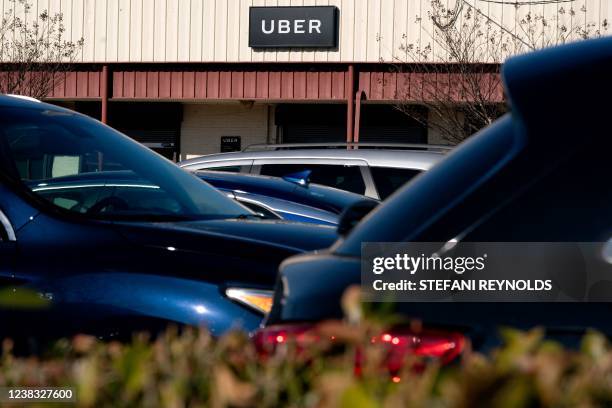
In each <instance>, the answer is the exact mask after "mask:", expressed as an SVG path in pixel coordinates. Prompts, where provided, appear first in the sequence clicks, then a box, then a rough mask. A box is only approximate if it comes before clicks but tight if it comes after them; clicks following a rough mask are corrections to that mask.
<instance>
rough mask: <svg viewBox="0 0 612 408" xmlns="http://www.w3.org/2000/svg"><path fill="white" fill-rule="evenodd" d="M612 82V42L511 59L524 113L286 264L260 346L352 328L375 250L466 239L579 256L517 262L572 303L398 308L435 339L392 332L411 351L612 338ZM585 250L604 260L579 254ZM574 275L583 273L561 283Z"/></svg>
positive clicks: (508, 78)
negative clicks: (346, 323)
mask: <svg viewBox="0 0 612 408" xmlns="http://www.w3.org/2000/svg"><path fill="white" fill-rule="evenodd" d="M610 72H612V39H610V38H607V39H600V40H593V41H584V42H581V43H577V44H572V45H566V46H563V47H559V48H552V49H548V50H543V51H539V52H537V53H533V54H528V55H524V56H520V57H515V58H513V59H511V60H510V61H508V62H507V63H506V64H505V66H504V70H503V80H504V83H505V88H506V93H507V95H508V96H509V99H510V105H511V107H512V109H511V112H510V113H507V114H506V115H505V116H504V117H502V118H500V119H499V120H498V121H497V122H496V123H494V124H493V125H492V126H490V127H488V128H486V129H484V130H482V131H481V132H479V133H478V134H476V135H474V136H473V137H471V138H470V139H469V140H467V141H465V142H464V143H463V144H462V145H460V146H459V147H458V148H457V149H455V150H454V151H453V153H451V154H450V155H449V156H448V157H446V158H445V159H444V160H443V161H441V162H440V163H439V164H437V165H436V166H435V167H433V168H432V169H431V170H429V171H428V172H427V173H424V174H422V175H420V176H419V177H417V178H416V179H414V180H413V181H412V182H410V183H409V184H408V185H407V186H405V187H403V188H402V189H400V190H399V191H398V192H396V193H395V194H394V195H393V196H391V197H390V198H389V199H388V200H387V201H385V202H384V203H383V204H381V205H380V206H379V207H378V208H377V209H375V210H374V211H373V212H372V213H371V214H369V215H368V217H367V218H365V219H364V220H363V221H362V222H360V223H359V224H357V225H356V226H355V227H354V229H353V230H352V231H351V232H350V233H349V234H347V235H346V236H345V237H343V239H341V240H339V241H338V242H337V244H335V245H334V246H333V247H331V248H330V249H329V250H328V251H323V252H319V253H316V254H306V255H298V256H295V257H292V258H289V259H287V260H286V261H285V262H283V264H282V265H281V268H280V275H281V276H280V278H279V280H278V286H277V288H276V291H277V292H276V295H275V301H274V305H273V309H272V311H271V312H270V314H269V315H268V318H267V322H266V323H267V327H266V328H265V329H264V331H263V332H260V334H259V336H260V338H261V339H266V341H269V342H271V343H273V342H274V341H275V340H274V339H276V338H282V339H283V340H285V339H286V338H287V337H288V336H294V337H296V335H297V334H302V333H304V332H305V331H307V330H313V329H314V325H315V323H316V322H319V321H323V320H328V319H340V318H342V317H343V310H342V306H341V302H340V299H341V298H342V294H343V293H344V292H345V290H346V289H347V288H348V287H350V286H351V285H359V284H360V282H361V279H362V276H361V272H362V263H361V252H362V243H363V242H406V243H408V242H413V243H414V242H438V243H440V242H441V243H448V244H451V245H450V247H452V246H453V245H455V244H456V243H457V242H458V241H459V242H465V243H470V242H476V243H478V242H494V243H495V242H497V243H504V242H505V243H527V244H528V243H534V242H535V243H565V244H568V245H567V246H566V247H567V248H569V250H568V251H567V252H563V253H561V252H558V251H556V252H554V253H549V252H546V251H544V252H542V253H539V252H538V253H535V252H532V253H528V252H527V253H525V252H523V253H520V252H519V253H514V252H511V254H513V255H514V256H515V257H516V258H515V259H516V260H517V261H519V260H520V261H522V260H525V259H530V260H531V262H537V265H541V266H542V269H543V271H545V272H547V273H551V274H553V275H550V276H553V277H554V279H553V286H552V289H553V290H554V292H551V293H550V294H549V293H546V294H543V293H538V292H536V294H538V295H542V296H544V295H547V296H548V295H554V296H558V297H556V298H555V299H558V300H559V299H560V301H558V302H556V303H552V302H541V303H538V302H493V303H482V302H462V301H461V300H454V301H440V302H416V301H415V302H406V303H401V302H398V303H395V304H394V310H395V313H397V314H399V315H403V316H404V317H407V318H408V317H409V318H416V319H419V320H420V321H421V322H422V326H420V327H424V329H423V330H420V329H418V328H411V327H410V325H404V326H402V325H398V327H395V328H392V330H391V332H388V334H387V335H388V336H389V337H388V338H389V339H392V338H393V339H394V338H395V337H393V336H394V335H396V336H397V341H396V343H397V344H398V346H397V350H399V351H400V352H401V353H408V354H420V355H424V356H427V357H437V358H442V359H444V360H446V361H449V360H452V359H453V358H455V357H457V356H458V355H459V354H460V353H461V352H462V351H463V347H464V345H466V344H468V342H466V340H469V344H471V347H472V348H473V349H476V350H487V349H490V348H491V347H494V346H496V345H498V344H499V341H500V339H499V337H498V328H499V327H500V326H501V327H503V326H510V327H516V328H521V329H529V328H533V327H534V326H539V327H543V328H544V329H546V330H547V335H548V336H549V337H550V338H553V339H555V340H557V341H560V342H562V343H564V344H566V345H568V346H577V345H578V344H579V341H580V338H581V336H582V335H583V334H584V333H585V331H586V330H589V329H590V328H594V329H597V330H599V331H602V332H604V333H605V334H607V335H612V319H610V313H611V312H612V302H611V301H612V297H611V295H610V294H611V293H612V283H611V280H610V278H609V276H612V211H611V208H612V186H611V185H610V184H608V181H607V176H608V175H610V174H611V173H612V160H611V159H610V152H611V151H612V137H611V136H610V122H609V117H610V113H609V111H610V104H609V103H607V102H605V101H603V100H602V99H601V98H600V96H601V95H610V94H612V76H611V75H610ZM347 214H348V215H350V214H349V213H347ZM343 221H344V220H343ZM579 243H589V245H590V248H593V250H592V251H588V252H584V253H580V252H578V251H577V250H576V248H577V247H578V244H579ZM517 263H519V262H517ZM587 264H588V265H589V266H590V267H591V268H594V269H600V270H602V271H605V272H607V274H608V278H607V279H603V280H599V281H596V282H594V283H593V282H591V283H589V282H587V278H586V276H585V274H583V273H582V272H581V271H584V270H585V269H584V268H585V265H587ZM561 265H563V267H564V268H567V267H568V266H569V267H570V268H572V270H573V271H575V273H574V275H571V274H569V276H567V275H568V274H564V275H562V276H557V275H554V273H555V272H556V271H557V270H558V269H559V267H560V266H561ZM485 272H486V271H484V272H483V273H485ZM424 273H427V272H424ZM474 276H476V275H474ZM481 276H484V277H486V278H488V279H492V278H495V276H491V275H490V274H489V275H487V274H485V275H481ZM521 295H522V294H521ZM484 296H486V295H483V297H484ZM458 299H460V296H458ZM445 300H448V298H445ZM295 322H300V325H296V324H295ZM280 335H282V337H278V336H280ZM303 337H304V336H303ZM305 338H308V336H305ZM396 343H394V344H396ZM406 344H408V345H412V346H410V347H406V346H405V345H406ZM419 344H425V345H427V347H424V348H421V347H419ZM402 347H403V348H402Z"/></svg>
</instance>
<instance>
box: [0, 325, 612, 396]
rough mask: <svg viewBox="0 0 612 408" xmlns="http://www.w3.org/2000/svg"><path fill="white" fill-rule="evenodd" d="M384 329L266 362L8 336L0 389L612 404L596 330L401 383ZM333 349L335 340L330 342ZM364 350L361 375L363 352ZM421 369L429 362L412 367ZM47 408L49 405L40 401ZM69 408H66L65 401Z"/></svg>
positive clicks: (166, 337)
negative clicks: (22, 345) (32, 344)
mask: <svg viewBox="0 0 612 408" xmlns="http://www.w3.org/2000/svg"><path fill="white" fill-rule="evenodd" d="M380 329H381V327H380V323H375V322H374V323H373V322H372V321H370V320H366V321H363V322H361V323H358V324H348V323H343V322H332V323H326V326H325V327H324V328H323V329H322V330H329V331H330V332H333V333H334V335H335V340H334V341H333V342H325V341H321V342H315V343H314V344H313V345H312V346H311V347H307V348H306V349H298V348H297V347H296V345H295V344H293V343H292V342H287V343H285V344H283V345H282V347H279V348H278V349H277V350H276V352H275V353H273V354H271V355H269V356H267V357H261V356H260V355H259V354H258V353H257V352H256V350H255V348H254V346H253V344H252V341H251V340H250V339H249V338H248V337H247V336H246V335H245V334H242V333H231V334H228V335H226V336H224V337H222V338H220V339H213V338H212V337H211V336H210V335H209V334H208V333H207V332H205V331H203V330H195V329H186V330H183V331H180V332H179V331H178V330H176V329H172V328H170V329H168V330H167V331H166V332H165V333H164V334H162V335H161V336H159V337H157V338H156V339H154V340H149V339H148V338H147V336H145V335H138V336H136V337H134V338H133V340H132V341H131V342H129V343H127V344H123V343H118V342H110V343H108V342H101V341H98V340H96V339H94V338H92V337H88V336H77V337H75V338H73V339H72V340H70V341H69V340H61V341H59V342H58V343H57V344H55V346H54V348H53V349H52V350H51V351H50V352H49V353H48V355H46V356H45V357H42V358H38V357H28V358H24V357H15V356H14V355H13V354H12V352H11V347H12V346H11V342H10V341H9V340H5V341H4V343H3V352H2V357H1V361H0V386H18V387H26V386H28V387H35V386H46V387H51V386H56V387H73V388H74V390H75V392H76V395H77V399H78V403H77V405H78V406H103V407H106V406H108V407H123V406H125V407H132V406H133V407H136V406H146V407H155V406H164V407H182V406H212V407H226V406H234V407H277V406H292V407H327V406H332V407H334V406H343V407H396V406H397V407H403V406H415V407H429V406H434V407H447V406H448V407H474V406H477V407H480V406H482V407H492V406H497V407H516V406H551V407H565V406H583V407H591V406H593V407H594V406H611V405H612V349H611V348H610V345H609V343H608V341H607V339H606V338H605V337H603V336H602V335H600V334H598V333H595V332H591V333H588V334H586V335H585V336H584V338H583V342H582V348H581V349H580V350H566V349H564V348H562V347H561V346H560V345H558V344H556V343H553V342H550V341H547V340H545V339H544V333H543V331H542V330H540V329H537V328H536V329H533V330H531V331H528V332H520V331H517V330H511V329H505V330H502V332H501V334H502V337H503V339H504V345H503V346H502V347H500V348H499V349H496V350H494V351H492V352H491V353H489V354H487V355H483V354H480V353H476V352H472V351H470V350H469V347H468V350H467V351H465V352H464V353H463V355H462V356H461V357H460V358H459V359H458V360H457V361H456V362H455V363H453V364H450V365H448V366H440V364H438V363H436V362H435V361H427V362H423V361H418V359H417V358H413V359H411V361H407V362H406V365H405V367H406V368H405V369H404V371H403V372H402V373H400V374H399V377H400V378H401V381H400V382H399V383H394V382H392V381H391V380H390V376H389V373H388V372H387V369H386V367H385V364H384V363H383V360H384V358H385V350H384V347H383V346H381V345H378V344H372V343H371V339H372V334H373V333H375V332H380ZM332 343H333V344H332ZM357 350H362V351H363V356H364V360H363V364H362V366H361V373H360V375H355V353H356V351H357ZM416 363H425V364H424V366H423V368H422V369H419V370H415V369H414V367H415V364H416ZM39 406H45V407H48V406H50V405H49V404H48V403H42V404H40V405H39ZM64 406H65V405H64Z"/></svg>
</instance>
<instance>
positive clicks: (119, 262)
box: [0, 96, 337, 339]
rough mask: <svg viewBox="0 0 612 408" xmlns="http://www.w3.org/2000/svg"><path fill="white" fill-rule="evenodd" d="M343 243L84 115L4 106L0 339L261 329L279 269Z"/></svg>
mask: <svg viewBox="0 0 612 408" xmlns="http://www.w3.org/2000/svg"><path fill="white" fill-rule="evenodd" d="M336 237H337V235H336V231H335V229H334V228H331V227H326V226H321V225H314V224H302V223H291V222H285V221H279V220H275V221H266V220H262V219H261V218H260V217H258V216H257V215H256V214H254V213H253V212H252V211H250V210H249V209H247V208H246V207H244V206H242V205H240V204H239V203H237V202H235V201H234V200H232V199H230V198H228V197H226V196H225V195H224V194H222V193H220V192H219V191H218V190H216V189H215V188H213V187H211V186H210V185H208V184H206V183H205V182H203V181H202V180H200V179H199V178H197V177H195V176H194V175H192V174H189V173H187V172H185V171H183V170H181V169H180V168H179V167H177V166H176V165H175V164H174V163H171V162H170V161H168V160H166V159H164V158H162V157H161V156H159V155H157V154H156V153H154V152H152V151H151V150H149V149H147V148H146V147H144V146H142V145H140V144H138V143H137V142H135V141H133V140H131V139H130V138H128V137H126V136H124V135H121V134H120V133H118V132H116V131H114V130H113V129H111V128H109V127H107V126H105V125H102V124H101V123H99V122H97V121H95V120H93V119H91V118H88V117H86V116H84V115H80V114H77V113H75V112H72V111H69V110H66V109H63V108H59V107H56V106H52V105H48V104H44V103H38V102H32V101H26V100H22V99H18V98H14V97H8V96H0V321H1V322H2V324H1V325H0V336H2V337H4V336H11V337H13V338H16V337H17V338H19V337H21V336H23V337H33V338H38V339H41V338H44V337H45V336H49V337H53V336H55V335H69V334H72V333H75V332H84V333H91V334H95V335H98V336H102V337H107V336H110V335H113V336H116V335H117V334H118V333H119V334H126V335H127V334H129V333H131V332H132V331H134V330H143V329H147V330H154V329H157V328H158V327H159V328H161V327H163V326H165V325H166V324H167V323H168V322H171V323H176V324H185V325H194V326H206V327H208V328H209V329H210V330H212V332H213V333H215V334H220V333H223V332H224V331H226V330H228V329H230V328H233V327H236V328H237V327H243V328H245V329H253V328H255V327H257V326H258V324H259V322H260V321H261V319H262V317H263V315H264V313H265V311H266V310H267V308H268V307H269V304H270V294H271V289H272V287H273V284H274V279H275V276H276V272H277V268H278V264H279V263H280V262H281V261H282V260H283V259H285V258H286V257H288V256H290V255H294V254H297V253H301V252H304V251H311V250H315V249H317V248H325V247H328V246H329V245H330V244H331V243H332V242H333V241H334V240H335V239H336ZM24 299H29V300H31V301H32V302H29V301H24ZM30 303H33V304H32V305H30ZM29 306H32V307H29ZM25 321H28V322H30V324H25V323H24V322H25Z"/></svg>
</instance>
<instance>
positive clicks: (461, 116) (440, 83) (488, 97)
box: [394, 0, 608, 144]
mask: <svg viewBox="0 0 612 408" xmlns="http://www.w3.org/2000/svg"><path fill="white" fill-rule="evenodd" d="M480 1H485V0H480ZM487 1H489V2H493V3H500V4H504V5H508V6H509V7H512V8H513V10H514V11H515V13H516V28H515V29H514V30H510V29H508V28H507V27H505V26H504V25H503V24H501V23H499V22H497V21H494V20H493V19H491V17H490V16H488V15H487V14H486V13H483V12H482V11H480V10H479V9H478V8H477V7H475V6H474V5H472V4H470V3H469V2H467V1H466V0H455V1H454V3H453V4H454V5H452V6H448V2H447V1H446V0H430V3H431V9H430V12H429V14H428V18H430V19H431V20H432V22H433V26H434V32H433V33H427V34H428V35H429V41H427V42H426V45H424V46H423V47H421V46H419V44H417V43H410V42H408V41H407V39H408V36H407V35H404V36H403V38H404V39H405V40H406V41H405V43H404V44H402V46H401V47H400V50H399V51H400V52H399V53H398V54H399V55H402V56H404V58H399V57H394V60H395V61H396V62H397V64H396V67H395V69H396V70H397V71H398V73H405V74H407V75H415V74H418V76H419V80H420V82H421V84H420V85H419V86H420V87H422V96H421V97H420V98H418V97H415V96H414V92H413V90H406V89H398V94H397V95H396V98H397V99H398V100H399V103H398V104H397V105H396V106H397V108H398V109H399V110H401V111H402V112H404V113H405V114H407V115H408V116H410V117H412V118H413V119H414V120H416V121H418V122H419V123H422V124H423V125H425V126H427V127H428V128H429V129H431V130H432V131H434V132H435V133H437V134H438V135H439V137H441V138H442V139H443V140H445V141H446V142H448V143H450V144H456V143H459V142H461V141H462V140H464V139H465V138H467V137H469V136H470V135H472V134H473V133H475V132H477V131H478V130H480V129H481V128H483V127H485V126H487V125H489V124H491V123H492V122H493V121H494V120H495V119H497V118H498V117H499V116H500V115H501V114H502V113H503V112H504V110H505V96H504V94H503V86H502V83H501V77H500V67H501V64H502V63H503V62H504V61H505V60H506V59H507V58H508V57H509V56H511V55H515V54H520V53H524V52H528V51H531V50H534V49H537V48H542V47H549V46H552V45H556V44H562V43H566V42H568V41H573V40H578V39H586V38H591V37H598V36H601V35H602V32H605V31H607V29H608V22H607V20H602V21H601V22H586V23H585V21H586V18H584V17H585V16H586V8H585V7H582V8H581V9H580V10H574V9H573V8H572V7H571V1H570V2H569V3H570V4H569V5H568V6H569V8H567V7H566V6H563V4H564V3H566V1H564V0H546V1H544V0H543V1H521V2H519V1H501V0H499V1H496V0H487ZM451 3H452V2H451ZM529 4H559V5H560V7H559V8H558V9H557V14H558V15H556V16H548V15H543V14H537V13H533V12H532V11H531V10H530V9H527V10H526V11H525V12H523V8H524V7H525V6H527V8H528V6H529ZM578 13H581V15H582V16H583V18H581V19H577V18H575V16H576V14H578ZM553 20H554V21H553ZM434 45H435V47H434ZM434 50H435V52H434ZM411 81H412V80H411ZM411 83H412V82H411ZM415 104H418V105H422V106H424V107H426V108H427V110H428V111H429V118H424V117H423V115H422V113H420V111H418V110H415V109H414V106H415ZM415 112H417V113H415Z"/></svg>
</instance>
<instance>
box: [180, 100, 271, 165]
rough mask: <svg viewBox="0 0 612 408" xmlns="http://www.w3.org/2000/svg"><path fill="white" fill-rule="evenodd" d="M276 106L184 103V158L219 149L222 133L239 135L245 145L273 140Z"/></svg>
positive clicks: (214, 151) (182, 150) (182, 129)
mask: <svg viewBox="0 0 612 408" xmlns="http://www.w3.org/2000/svg"><path fill="white" fill-rule="evenodd" d="M273 112H274V107H273V106H271V105H266V104H254V105H248V104H240V103H232V104H230V103H227V104H215V105H210V104H185V105H184V107H183V123H182V126H181V159H182V160H184V159H189V158H191V157H197V156H201V155H203V154H210V153H218V152H219V149H220V146H221V136H240V137H241V138H242V147H243V148H244V147H246V146H248V145H249V144H254V143H266V141H268V140H270V141H272V142H274V138H275V135H276V128H275V126H274V118H273V116H272V115H273Z"/></svg>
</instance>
